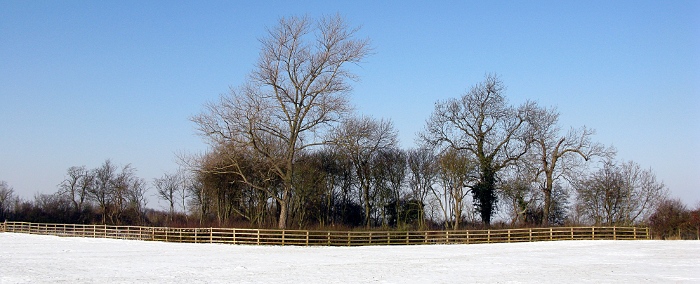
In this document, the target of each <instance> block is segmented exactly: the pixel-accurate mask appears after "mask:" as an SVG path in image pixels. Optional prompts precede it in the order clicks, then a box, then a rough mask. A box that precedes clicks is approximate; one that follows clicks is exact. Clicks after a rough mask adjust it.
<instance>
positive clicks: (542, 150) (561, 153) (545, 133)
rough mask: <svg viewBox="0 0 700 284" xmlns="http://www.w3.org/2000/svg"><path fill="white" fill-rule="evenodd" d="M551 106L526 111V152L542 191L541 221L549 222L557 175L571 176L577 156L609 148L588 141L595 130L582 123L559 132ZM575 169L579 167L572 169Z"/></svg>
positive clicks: (581, 157)
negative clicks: (528, 141)
mask: <svg viewBox="0 0 700 284" xmlns="http://www.w3.org/2000/svg"><path fill="white" fill-rule="evenodd" d="M558 121H559V113H558V112H557V111H556V109H554V108H549V109H547V108H540V107H532V109H531V112H530V115H528V124H529V125H528V126H529V128H528V130H529V131H528V134H527V135H528V139H530V142H531V143H533V145H532V146H533V147H532V148H531V151H530V154H531V155H532V160H533V162H534V163H535V180H537V181H538V183H539V188H540V190H541V191H542V194H543V195H544V205H543V213H544V214H543V215H544V217H543V218H542V225H544V226H546V225H549V223H550V221H551V219H552V218H551V217H552V216H550V215H551V214H550V213H551V211H552V209H553V203H552V191H553V188H554V185H555V183H556V182H558V181H559V180H560V179H562V178H564V179H569V180H570V179H571V178H572V177H573V176H575V175H577V174H578V172H579V171H580V167H578V166H579V165H580V162H581V160H584V161H588V160H589V159H591V158H592V157H596V156H607V155H609V154H611V153H612V152H613V151H612V150H611V149H605V147H603V145H602V144H600V143H595V142H592V141H591V136H592V135H594V134H595V131H594V130H592V129H589V128H586V127H582V128H579V129H574V128H571V129H570V130H569V131H568V132H567V133H566V135H561V134H560V132H561V129H560V128H559V125H558V124H557V123H558ZM576 169H579V171H576Z"/></svg>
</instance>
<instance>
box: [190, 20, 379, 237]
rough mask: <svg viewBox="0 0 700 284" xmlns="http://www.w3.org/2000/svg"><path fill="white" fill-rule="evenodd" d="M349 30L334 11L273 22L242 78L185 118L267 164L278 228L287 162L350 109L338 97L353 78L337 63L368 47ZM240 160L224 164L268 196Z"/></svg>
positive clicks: (287, 191) (354, 59) (288, 179)
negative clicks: (274, 184) (276, 186)
mask: <svg viewBox="0 0 700 284" xmlns="http://www.w3.org/2000/svg"><path fill="white" fill-rule="evenodd" d="M355 31H356V30H350V29H348V28H347V26H346V24H345V23H344V21H343V20H342V19H341V18H340V17H339V16H335V17H328V18H323V19H321V20H319V21H317V22H313V21H311V20H310V19H308V18H306V17H303V18H297V17H291V18H282V19H280V21H279V23H278V25H277V26H276V27H275V28H272V29H269V30H268V34H267V37H265V38H263V39H261V40H260V43H261V45H262V46H261V52H260V58H259V59H258V63H257V65H256V69H255V70H253V72H251V74H250V76H249V80H248V83H247V84H245V85H244V86H243V87H241V88H239V89H234V90H232V91H231V93H230V94H229V95H227V96H222V97H221V99H220V101H219V103H217V104H208V105H207V106H206V110H205V112H203V113H202V114H200V115H198V116H195V117H193V118H192V121H193V122H195V123H196V124H197V126H198V130H199V132H200V134H202V135H203V136H204V137H206V138H207V139H208V140H209V141H210V142H212V144H214V145H224V144H225V145H227V146H226V147H235V148H239V149H240V150H236V151H243V152H247V153H251V154H253V155H254V156H259V159H262V160H264V162H263V163H264V164H266V165H267V166H269V167H271V168H272V169H274V173H275V174H276V175H277V176H278V177H279V178H280V180H281V181H282V183H283V185H284V186H283V188H284V189H283V190H282V191H281V195H276V194H275V195H272V196H270V197H272V198H275V199H276V200H277V201H278V202H279V204H280V206H281V207H284V208H283V209H282V210H281V213H280V220H279V227H280V228H284V227H285V226H286V214H287V212H286V210H287V203H288V202H289V200H290V199H289V198H290V195H291V194H292V191H293V183H292V178H293V175H292V173H293V172H294V164H295V160H296V159H297V157H298V155H299V154H300V153H301V152H302V151H304V150H305V149H307V148H310V147H314V146H318V145H323V144H324V143H325V142H326V140H325V139H324V138H323V137H324V136H325V135H326V134H327V132H328V131H329V129H330V127H331V126H333V125H334V124H337V123H339V122H340V121H341V119H342V118H343V117H345V116H346V115H347V114H348V113H349V111H350V109H351V107H350V105H349V103H348V100H347V98H346V94H347V93H348V92H349V91H350V90H351V86H350V85H349V83H348V81H349V80H353V79H355V76H354V74H352V73H350V72H349V71H348V70H347V69H346V67H345V66H346V65H347V64H356V63H359V62H361V61H362V59H363V58H364V57H365V56H366V55H367V54H368V52H369V42H368V41H367V40H357V39H354V33H355ZM256 159H258V158H256ZM240 165H241V163H238V162H235V161H234V162H233V163H232V167H231V168H232V169H233V170H234V171H236V172H237V173H238V175H239V176H240V177H241V179H242V180H243V182H245V183H247V184H248V185H249V186H252V187H255V188H259V189H261V190H264V191H266V192H268V193H272V192H270V191H269V189H265V188H264V186H260V185H259V184H256V183H255V182H254V181H253V179H251V178H250V177H249V176H248V173H246V172H244V171H243V170H242V169H241V168H240V167H239V166H240Z"/></svg>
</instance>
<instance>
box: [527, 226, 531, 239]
mask: <svg viewBox="0 0 700 284" xmlns="http://www.w3.org/2000/svg"><path fill="white" fill-rule="evenodd" d="M527 231H528V232H529V233H530V239H529V241H530V242H532V228H528V229H527Z"/></svg>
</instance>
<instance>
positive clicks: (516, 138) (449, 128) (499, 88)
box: [421, 75, 529, 225]
mask: <svg viewBox="0 0 700 284" xmlns="http://www.w3.org/2000/svg"><path fill="white" fill-rule="evenodd" d="M504 91H505V86H504V85H503V83H502V82H501V81H500V79H499V78H498V77H497V76H495V75H487V76H486V78H485V79H484V81H483V82H481V83H479V84H477V85H475V86H473V87H472V88H471V89H470V90H469V92H467V93H466V94H464V95H463V96H462V97H461V98H459V99H450V100H447V101H446V102H443V103H436V104H435V111H434V112H433V114H432V115H431V117H430V119H428V121H427V125H426V130H425V131H424V132H423V133H421V139H422V140H423V142H424V143H426V144H428V145H433V146H438V147H441V148H443V149H454V150H457V151H466V152H468V153H469V155H471V156H472V157H473V158H474V159H475V160H476V161H478V163H479V169H480V170H479V171H480V179H479V181H477V182H476V184H473V185H471V189H472V193H474V199H475V204H476V205H477V207H478V209H479V210H480V213H481V218H482V221H483V222H484V224H486V225H488V224H489V223H490V222H491V214H492V213H493V211H494V210H495V208H494V206H495V202H496V198H497V197H496V195H495V190H496V188H495V183H496V179H497V177H496V175H497V173H498V172H499V171H500V170H502V169H504V168H506V167H508V166H511V165H513V164H514V163H515V162H516V161H517V160H518V159H520V157H522V156H523V155H524V154H525V153H526V152H527V146H528V144H527V143H526V141H524V140H522V139H521V137H522V135H521V134H522V132H523V131H524V124H525V119H526V113H527V109H528V108H529V104H526V105H524V106H521V107H520V108H519V109H517V110H516V109H514V108H513V107H511V106H509V105H508V104H507V102H506V98H505V96H504V94H503V92H504Z"/></svg>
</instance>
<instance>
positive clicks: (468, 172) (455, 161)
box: [438, 148, 478, 230]
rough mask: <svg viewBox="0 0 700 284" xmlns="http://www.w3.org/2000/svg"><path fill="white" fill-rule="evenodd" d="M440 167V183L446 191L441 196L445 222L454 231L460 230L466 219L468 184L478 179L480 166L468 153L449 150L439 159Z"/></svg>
mask: <svg viewBox="0 0 700 284" xmlns="http://www.w3.org/2000/svg"><path fill="white" fill-rule="evenodd" d="M438 165H439V166H438V182H439V184H440V187H441V188H442V190H443V191H444V192H443V193H442V194H441V195H444V200H445V201H444V204H443V211H444V212H445V217H446V220H445V222H446V224H449V225H450V227H451V228H452V229H453V230H459V229H460V225H461V222H462V219H464V214H463V213H464V208H465V204H464V198H465V197H467V195H468V194H469V191H468V188H467V184H470V183H471V182H472V181H473V180H475V179H477V178H478V177H476V176H477V175H478V173H477V171H478V170H477V169H478V164H477V162H476V161H474V160H473V159H471V158H470V157H469V156H467V155H466V153H463V152H461V151H457V150H454V149H451V148H449V149H447V150H446V151H444V152H443V153H441V154H440V156H439V157H438ZM448 212H449V214H450V215H448Z"/></svg>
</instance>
